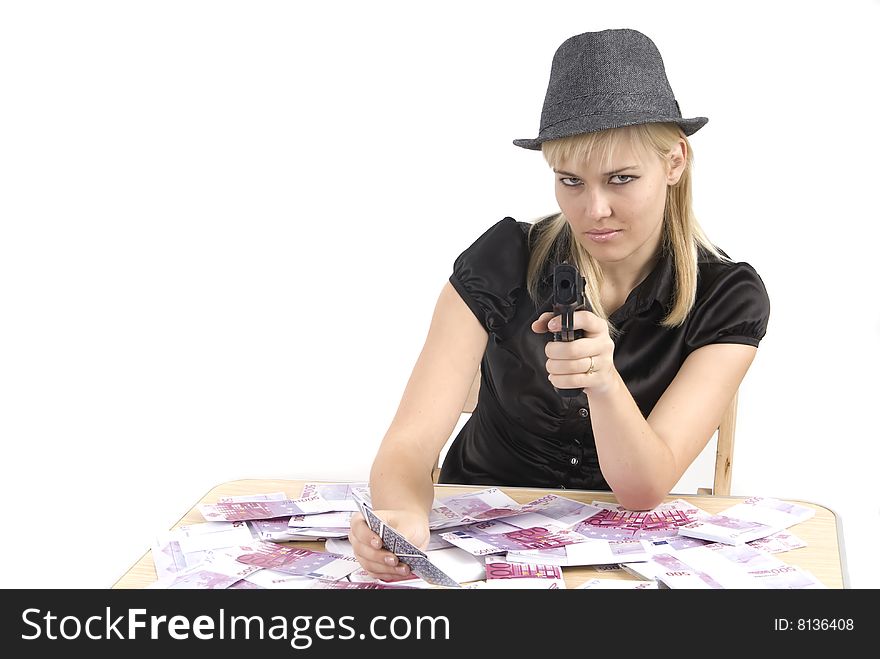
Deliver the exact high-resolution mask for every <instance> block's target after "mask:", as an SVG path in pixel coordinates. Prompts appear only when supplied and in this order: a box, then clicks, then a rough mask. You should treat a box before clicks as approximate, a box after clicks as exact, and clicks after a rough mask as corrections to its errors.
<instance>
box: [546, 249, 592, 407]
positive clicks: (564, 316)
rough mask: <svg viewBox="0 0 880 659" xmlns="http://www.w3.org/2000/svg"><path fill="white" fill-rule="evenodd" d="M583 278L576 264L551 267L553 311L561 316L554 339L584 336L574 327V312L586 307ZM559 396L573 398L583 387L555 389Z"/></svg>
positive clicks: (571, 338)
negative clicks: (560, 323) (559, 326)
mask: <svg viewBox="0 0 880 659" xmlns="http://www.w3.org/2000/svg"><path fill="white" fill-rule="evenodd" d="M584 283H585V281H584V278H583V277H582V276H581V274H580V272H578V269H577V267H576V266H574V265H571V264H570V263H559V264H557V265H556V266H555V267H554V268H553V313H554V314H557V315H559V316H561V318H560V320H561V321H562V327H561V328H560V330H559V331H558V332H553V340H554V341H574V340H575V339H580V338H582V337H583V336H584V331H583V330H581V329H575V328H574V312H575V311H578V310H580V309H587V308H588V307H587V304H586V302H585V301H584ZM556 391H558V392H559V395H560V396H563V397H565V398H573V397H575V396H577V395H579V394H581V393H582V392H583V389H578V388H574V389H556Z"/></svg>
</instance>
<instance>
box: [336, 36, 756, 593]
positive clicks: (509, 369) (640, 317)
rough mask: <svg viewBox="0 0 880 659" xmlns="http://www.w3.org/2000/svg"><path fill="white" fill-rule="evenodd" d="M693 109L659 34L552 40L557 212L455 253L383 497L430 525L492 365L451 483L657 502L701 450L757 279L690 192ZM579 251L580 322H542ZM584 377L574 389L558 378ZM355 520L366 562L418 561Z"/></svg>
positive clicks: (392, 437)
mask: <svg viewBox="0 0 880 659" xmlns="http://www.w3.org/2000/svg"><path fill="white" fill-rule="evenodd" d="M707 121H708V120H707V119H706V118H705V117H697V118H692V119H686V118H683V117H682V116H681V112H680V110H679V107H678V103H677V102H676V101H675V97H674V95H673V93H672V90H671V88H670V86H669V83H668V80H667V78H666V73H665V70H664V67H663V62H662V59H661V57H660V54H659V52H658V51H657V49H656V46H655V45H654V43H653V42H652V41H651V40H650V39H649V38H648V37H646V36H645V35H643V34H641V33H639V32H637V31H635V30H604V31H601V32H587V33H584V34H580V35H576V36H574V37H571V38H570V39H568V40H566V41H565V42H564V43H563V44H562V45H561V46H560V47H559V48H558V49H557V51H556V54H555V55H554V58H553V64H552V67H551V74H550V84H549V85H548V88H547V95H546V97H545V101H544V108H543V113H542V116H541V129H540V133H539V135H538V137H537V138H535V139H526V140H515V141H514V144H516V145H517V146H521V147H523V148H527V149H535V150H538V149H540V150H541V151H542V153H543V155H544V157H545V159H546V160H547V162H548V164H549V165H550V167H551V168H552V170H553V172H554V175H555V190H556V199H557V201H558V203H559V209H560V213H555V214H553V215H550V216H548V217H545V218H542V219H540V220H538V221H535V222H534V223H526V222H517V221H516V220H514V219H512V218H504V219H503V220H501V221H500V222H498V223H496V224H495V225H494V226H492V227H491V228H490V229H489V230H488V231H486V232H485V233H484V234H483V235H481V236H480V237H479V238H478V239H477V240H476V241H475V242H474V243H473V244H472V245H471V246H470V247H469V248H468V249H467V250H465V251H464V252H463V253H462V254H461V255H460V256H459V257H458V259H456V261H455V264H454V267H453V274H452V276H451V277H450V279H449V282H448V283H447V284H446V285H445V287H444V288H443V290H442V291H441V293H440V296H439V299H438V301H437V305H436V309H435V311H434V316H433V319H432V322H431V327H430V330H429V332H428V336H427V339H426V341H425V345H424V348H423V350H422V352H421V354H420V356H419V359H418V361H417V363H416V365H415V367H414V369H413V373H412V376H411V377H410V380H409V383H408V384H407V387H406V390H405V392H404V395H403V399H402V401H401V403H400V407H399V409H398V411H397V414H396V416H395V418H394V420H393V422H392V424H391V426H390V428H389V429H388V432H387V433H386V435H385V438H384V439H383V441H382V444H381V446H380V448H379V451H378V454H377V456H376V459H375V461H374V463H373V467H372V471H371V474H370V489H371V495H372V502H373V508H374V511H375V512H376V513H377V514H378V515H379V516H380V517H382V518H383V519H384V520H385V522H386V523H388V524H390V525H391V526H393V527H394V528H396V529H398V530H399V531H401V532H402V533H403V534H404V535H405V536H406V537H407V538H409V539H410V541H411V542H413V543H414V544H416V545H417V546H425V545H426V543H427V541H428V538H429V530H428V513H429V511H430V508H431V504H432V501H433V483H432V480H431V470H432V467H433V465H434V463H435V461H436V459H437V456H438V454H439V452H440V450H441V449H442V448H443V446H444V444H445V442H446V440H447V439H448V437H449V435H450V433H451V432H452V429H453V428H454V426H455V424H456V422H457V421H458V419H459V415H460V412H461V409H462V406H463V403H464V402H465V400H466V398H467V396H468V393H469V391H470V388H471V384H472V382H473V380H474V377H475V375H477V373H478V372H479V373H480V378H481V379H480V389H479V400H478V403H477V406H476V408H475V410H474V413H473V414H472V416H471V418H470V419H469V421H468V423H467V424H465V426H464V427H463V428H462V430H461V432H460V433H459V435H458V436H457V437H456V439H455V441H454V442H453V443H452V445H451V446H450V449H449V451H448V453H447V455H446V458H445V460H444V464H443V469H442V472H441V475H440V481H441V482H449V483H466V484H472V485H508V486H531V487H563V488H566V487H568V488H578V489H599V490H611V491H612V492H613V493H614V495H615V497H616V498H617V500H618V501H619V502H620V503H621V504H622V505H623V506H625V507H626V508H629V509H633V510H647V509H651V508H653V507H655V506H656V505H658V504H659V503H660V502H661V501H662V499H663V497H664V496H666V495H667V494H668V493H669V491H670V489H671V488H672V487H673V486H674V485H675V484H676V483H677V482H678V481H679V479H680V478H681V476H682V474H683V473H684V472H685V470H686V469H687V468H688V466H689V465H690V464H691V463H692V462H693V460H694V459H695V458H696V456H697V455H699V453H700V452H701V451H702V450H703V448H704V447H705V445H706V443H707V442H708V441H709V439H710V438H711V436H712V434H713V432H714V430H715V428H717V426H718V424H719V421H720V419H721V416H722V414H723V412H724V410H725V409H726V408H727V406H728V404H729V402H730V400H731V398H732V396H733V395H734V393H735V392H736V390H737V388H738V387H739V385H740V382H741V381H742V379H743V377H744V376H745V373H746V371H747V370H748V368H749V366H750V365H751V363H752V360H753V359H754V357H755V353H756V350H757V346H758V344H759V342H760V340H761V339H762V338H763V336H764V334H765V332H766V328H767V320H768V317H769V300H768V298H767V293H766V290H765V288H764V285H763V283H762V281H761V279H760V277H759V276H758V274H757V273H756V272H755V270H754V269H753V268H752V267H751V266H750V265H748V264H747V263H737V262H734V261H732V260H730V259H729V258H727V256H726V255H725V254H723V253H722V252H720V251H719V250H718V249H717V248H716V247H715V246H713V245H712V243H711V242H709V240H708V238H707V237H706V236H705V235H704V234H703V232H702V230H701V229H700V227H699V225H698V223H697V222H696V219H695V218H694V215H693V211H692V208H691V166H692V152H691V148H690V142H689V140H688V136H690V135H692V134H693V133H694V132H696V131H697V130H699V129H700V128H701V127H702V126H704V125H705V124H706V122H707ZM563 261H567V262H568V263H572V264H576V265H577V266H578V269H579V271H580V272H581V273H582V275H583V276H584V278H585V289H584V297H585V299H586V301H587V303H588V308H589V309H591V310H592V311H590V310H586V309H585V310H581V311H577V312H576V313H575V314H574V323H575V324H574V327H575V328H576V329H580V330H583V331H584V333H585V334H584V336H583V338H579V339H576V340H574V341H571V342H554V341H551V340H549V339H550V337H551V336H552V333H553V332H555V331H558V330H559V329H560V326H559V322H560V318H559V316H558V315H555V314H554V313H552V312H551V311H550V309H551V308H552V307H551V306H550V299H551V293H552V290H551V284H552V275H553V266H554V265H555V264H557V263H560V262H563ZM560 389H573V390H575V391H577V394H576V395H575V396H573V397H572V396H562V395H560V393H559V391H558V390H560ZM349 538H350V540H351V543H352V545H353V548H354V551H355V555H356V556H357V558H358V560H359V561H360V563H361V564H362V565H363V566H364V568H365V569H366V570H367V571H368V572H370V573H371V574H372V575H374V576H376V577H378V578H381V579H386V580H393V579H399V578H403V577H406V576H408V568H407V566H405V565H402V564H398V561H397V558H396V557H395V556H394V555H393V554H392V553H391V552H389V551H387V550H384V549H382V546H381V541H380V540H379V538H378V536H377V535H376V534H374V533H372V532H371V531H370V529H369V528H368V526H367V525H366V523H365V522H364V520H363V519H362V518H361V517H360V516H355V518H354V519H353V520H352V525H351V533H350V534H349Z"/></svg>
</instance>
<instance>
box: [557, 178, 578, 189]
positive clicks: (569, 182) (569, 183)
mask: <svg viewBox="0 0 880 659" xmlns="http://www.w3.org/2000/svg"><path fill="white" fill-rule="evenodd" d="M559 182H560V183H562V185H564V186H566V187H568V188H573V187H574V186H576V185H580V184H581V180H580V179H579V178H574V177H573V176H562V177H560V178H559Z"/></svg>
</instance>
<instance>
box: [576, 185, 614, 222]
mask: <svg viewBox="0 0 880 659" xmlns="http://www.w3.org/2000/svg"><path fill="white" fill-rule="evenodd" d="M583 203H584V217H586V219H588V220H590V221H591V222H596V221H598V220H601V219H602V218H605V217H608V216H609V215H611V204H610V203H609V201H608V197H607V195H605V194H604V193H603V191H602V189H601V188H599V187H593V188H588V189H586V190H585V191H584V199H583Z"/></svg>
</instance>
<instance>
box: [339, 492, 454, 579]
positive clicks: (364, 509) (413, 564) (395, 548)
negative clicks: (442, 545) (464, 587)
mask: <svg viewBox="0 0 880 659" xmlns="http://www.w3.org/2000/svg"><path fill="white" fill-rule="evenodd" d="M355 500H356V501H357V504H358V507H359V508H360V511H361V514H362V515H363V516H364V519H365V520H366V521H367V524H368V525H369V527H370V529H371V530H372V531H373V533H375V534H376V535H378V536H379V537H380V538H382V544H383V545H384V546H385V548H386V549H387V550H388V551H390V552H392V553H393V554H394V555H395V556H397V558H398V560H400V562H401V563H404V564H406V565H409V567H410V569H411V570H412V572H413V574H415V575H416V576H418V577H421V578H422V579H424V580H425V581H427V582H428V583H430V584H433V585H436V586H446V587H448V588H461V584H460V583H458V582H457V581H455V579H453V578H452V577H450V576H449V575H448V574H446V573H445V572H443V570H441V569H440V568H439V567H437V566H436V565H434V563H432V562H431V561H430V559H429V558H428V556H427V554H425V553H424V552H423V551H422V550H420V549H419V548H418V547H416V546H415V545H413V544H412V543H410V542H409V541H408V540H407V539H406V538H404V537H403V536H402V535H401V534H400V533H399V532H398V531H397V530H396V529H394V528H392V527H390V526H388V525H387V524H385V522H383V521H382V519H380V518H379V517H378V516H377V515H375V514H374V513H373V510H372V508H370V506H369V504H367V502H366V501H364V500H363V499H362V498H361V497H358V496H355Z"/></svg>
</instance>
